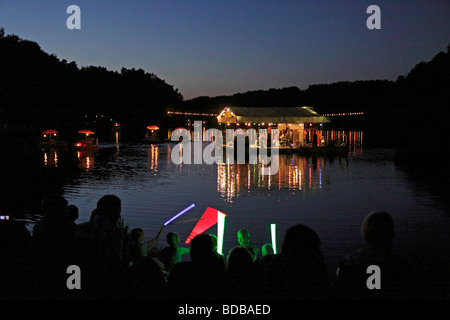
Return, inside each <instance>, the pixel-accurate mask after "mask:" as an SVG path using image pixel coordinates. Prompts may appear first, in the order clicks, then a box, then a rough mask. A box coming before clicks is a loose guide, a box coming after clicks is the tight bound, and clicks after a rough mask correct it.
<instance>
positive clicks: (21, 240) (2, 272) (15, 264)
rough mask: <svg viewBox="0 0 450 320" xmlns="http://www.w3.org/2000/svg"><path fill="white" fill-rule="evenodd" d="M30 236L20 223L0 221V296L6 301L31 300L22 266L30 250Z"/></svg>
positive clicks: (25, 271)
mask: <svg viewBox="0 0 450 320" xmlns="http://www.w3.org/2000/svg"><path fill="white" fill-rule="evenodd" d="M31 240H32V239H31V234H30V232H29V231H28V230H27V228H26V227H25V225H24V224H23V223H22V222H19V221H14V220H0V296H1V297H3V298H7V299H22V298H26V299H28V298H32V296H30V295H29V294H30V293H29V292H28V290H26V288H27V287H28V286H29V283H28V281H27V280H28V279H27V278H25V277H24V273H27V272H28V270H24V269H23V268H22V266H24V264H25V263H26V262H27V261H26V257H27V255H28V253H29V250H30V249H31Z"/></svg>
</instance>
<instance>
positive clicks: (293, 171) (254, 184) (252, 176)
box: [217, 155, 347, 202]
mask: <svg viewBox="0 0 450 320" xmlns="http://www.w3.org/2000/svg"><path fill="white" fill-rule="evenodd" d="M328 161H329V159H327V158H324V157H304V156H299V155H280V157H279V169H278V172H277V173H276V174H274V175H263V174H262V167H261V166H260V165H252V164H226V163H223V164H218V165H217V192H219V193H220V195H221V197H222V198H223V199H225V200H226V201H227V202H233V200H234V198H236V197H239V196H241V195H242V194H246V193H250V190H257V189H264V190H281V189H287V190H293V191H308V190H316V189H321V188H323V187H325V186H327V185H329V184H330V178H329V176H328V175H327V172H326V167H327V166H326V164H327V162H328ZM337 161H338V165H339V167H342V168H346V167H347V161H346V160H345V159H338V160H337Z"/></svg>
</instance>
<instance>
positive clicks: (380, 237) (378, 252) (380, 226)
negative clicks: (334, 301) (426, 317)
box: [333, 211, 414, 300]
mask: <svg viewBox="0 0 450 320" xmlns="http://www.w3.org/2000/svg"><path fill="white" fill-rule="evenodd" d="M361 234H362V237H363V239H364V241H365V242H366V244H367V247H365V248H363V249H361V250H360V251H358V252H356V253H353V254H351V255H349V256H347V257H345V258H344V259H343V260H342V261H341V262H340V264H339V266H338V269H337V272H336V281H335V282H334V283H333V287H334V289H335V290H336V293H337V294H338V297H341V298H345V299H377V298H380V299H389V300H392V299H410V298H413V297H414V288H413V282H414V281H413V274H412V272H411V266H409V265H408V264H407V263H406V262H405V261H404V260H403V259H402V258H401V257H400V256H398V255H396V254H394V253H393V252H392V248H393V239H394V234H395V228H394V220H393V219H392V217H391V216H390V215H389V214H388V213H386V212H382V211H374V212H371V213H369V214H368V215H367V216H366V218H365V219H364V221H363V223H362V225H361ZM371 265H376V266H378V267H379V268H380V271H381V277H380V279H381V289H369V288H368V287H367V279H368V278H369V276H370V274H368V273H367V268H368V267H369V266H371Z"/></svg>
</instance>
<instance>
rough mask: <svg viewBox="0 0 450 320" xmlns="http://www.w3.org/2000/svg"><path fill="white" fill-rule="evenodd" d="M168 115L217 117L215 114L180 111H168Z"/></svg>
mask: <svg viewBox="0 0 450 320" xmlns="http://www.w3.org/2000/svg"><path fill="white" fill-rule="evenodd" d="M167 113H168V114H179V115H184V116H208V117H217V116H218V115H217V114H214V113H199V112H180V111H167Z"/></svg>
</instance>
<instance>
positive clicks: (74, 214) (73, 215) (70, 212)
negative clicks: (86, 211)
mask: <svg viewBox="0 0 450 320" xmlns="http://www.w3.org/2000/svg"><path fill="white" fill-rule="evenodd" d="M78 217H79V214H78V207H77V206H76V205H73V204H71V205H68V206H67V209H66V218H67V220H68V221H69V223H71V224H72V225H73V226H76V220H77V219H78Z"/></svg>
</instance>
